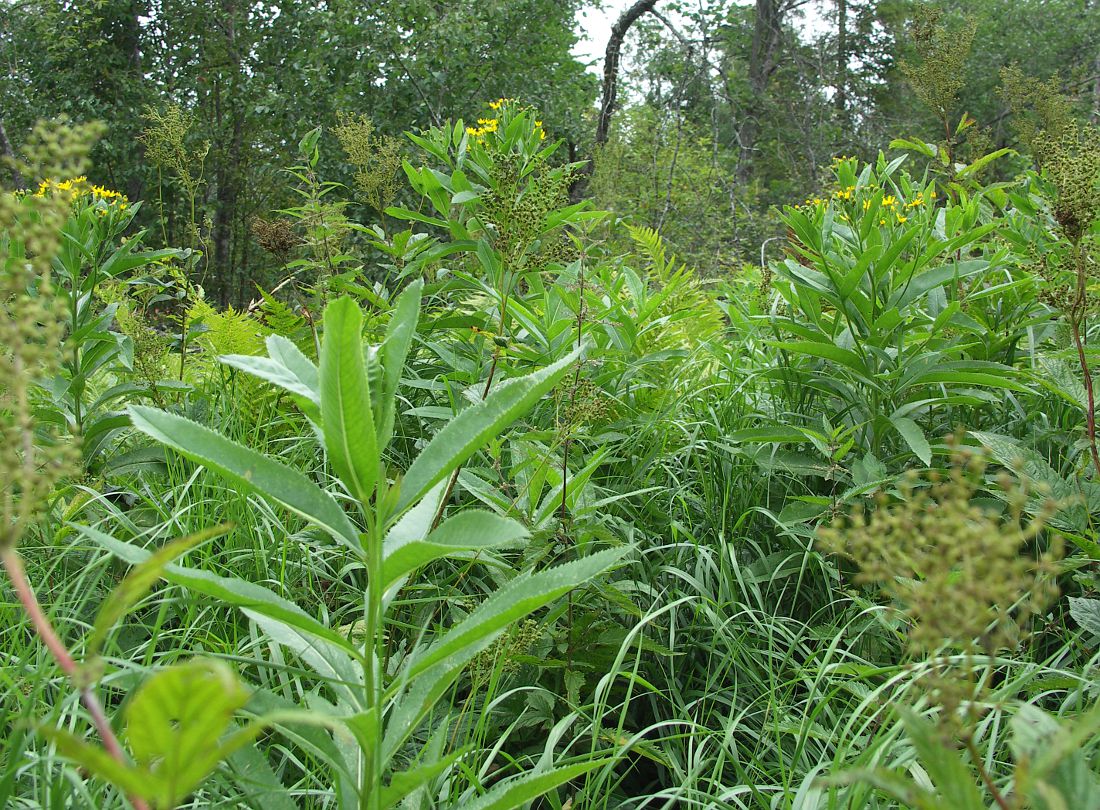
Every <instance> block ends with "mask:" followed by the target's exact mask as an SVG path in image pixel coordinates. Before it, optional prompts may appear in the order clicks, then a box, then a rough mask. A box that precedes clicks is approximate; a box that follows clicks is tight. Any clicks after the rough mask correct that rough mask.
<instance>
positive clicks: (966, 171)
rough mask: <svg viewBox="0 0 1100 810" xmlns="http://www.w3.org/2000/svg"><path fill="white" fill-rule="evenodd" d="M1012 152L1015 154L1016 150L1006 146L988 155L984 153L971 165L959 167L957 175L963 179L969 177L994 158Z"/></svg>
mask: <svg viewBox="0 0 1100 810" xmlns="http://www.w3.org/2000/svg"><path fill="white" fill-rule="evenodd" d="M1011 154H1015V150H1014V149H1010V148H1008V147H1005V148H1003V149H998V150H996V151H994V152H990V153H989V154H988V155H982V156H981V157H980V158H978V159H977V160H975V161H974V162H973V163H971V164H970V165H969V166H964V167H963V168H961V169H959V171H958V172H957V173H956V174H955V176H956V177H957V178H959V179H960V180H961V179H962V178H964V177H967V176H969V175H971V174H977V173H978V172H980V171H981V170H982V169H984V168H985V167H986V166H988V165H989V164H990V163H992V162H993V161H994V160H997V158H1001V157H1004V156H1005V155H1011Z"/></svg>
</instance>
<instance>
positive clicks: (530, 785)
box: [462, 759, 613, 810]
mask: <svg viewBox="0 0 1100 810" xmlns="http://www.w3.org/2000/svg"><path fill="white" fill-rule="evenodd" d="M612 761H613V760H610V759H595V760H591V761H589V762H579V763H577V764H576V765H563V766H562V767H560V768H551V769H550V770H545V771H531V772H529V773H525V774H523V775H522V776H517V777H515V778H513V779H507V780H505V781H503V782H501V783H500V784H499V785H495V786H494V787H493V788H491V789H490V790H489V792H488V793H486V794H484V795H483V796H478V797H477V798H476V799H474V800H473V801H470V802H464V803H463V805H462V806H463V808H464V810H513V808H516V807H523V806H525V805H526V804H527V803H528V802H530V801H531V800H532V799H537V798H538V797H539V796H542V795H543V794H544V793H548V792H549V791H551V790H553V789H554V788H556V787H557V786H558V785H563V784H565V783H566V782H568V781H570V780H572V779H576V778H577V777H579V776H583V775H584V774H586V773H588V772H589V771H594V770H595V769H596V768H602V767H603V766H604V765H607V764H609V763H611V762H612Z"/></svg>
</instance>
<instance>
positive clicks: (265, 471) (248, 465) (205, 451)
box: [128, 405, 361, 554]
mask: <svg viewBox="0 0 1100 810" xmlns="http://www.w3.org/2000/svg"><path fill="white" fill-rule="evenodd" d="M128 410H129V411H130V418H131V419H132V420H133V423H134V427H136V428H137V429H138V430H140V431H141V432H142V433H145V434H146V435H148V436H151V437H153V438H154V439H156V440H157V441H159V442H161V443H163V444H166V445H168V446H169V447H171V448H173V449H174V450H175V451H176V452H178V453H180V454H181V455H183V456H186V457H187V458H189V459H191V460H192V461H196V462H198V463H199V464H203V465H205V466H206V467H208V468H210V469H211V470H214V471H215V472H217V473H219V474H220V475H222V476H224V477H225V478H227V479H229V480H230V481H232V482H233V483H235V484H237V485H238V486H239V487H241V488H242V489H245V490H247V491H249V492H255V493H257V494H259V495H262V496H264V497H265V498H268V499H270V500H272V501H275V502H276V503H278V504H281V505H282V506H284V507H286V508H287V509H289V510H290V511H291V512H293V513H294V514H296V515H299V516H300V517H302V518H305V519H306V520H308V521H310V522H311V523H314V524H316V525H317V526H320V527H321V528H322V529H324V530H325V531H326V532H328V533H329V534H330V535H331V536H332V537H333V538H334V539H335V540H336V541H337V542H339V543H342V544H343V545H345V546H347V547H348V548H349V549H351V550H353V551H354V552H355V553H356V554H360V553H361V549H360V546H359V536H358V533H357V532H356V530H355V527H354V526H353V525H352V523H351V521H350V520H348V517H347V515H345V514H344V511H343V509H341V508H340V505H339V504H338V503H337V502H336V500H335V499H334V498H333V497H332V496H331V495H329V494H328V493H327V492H325V491H324V490H322V489H321V488H320V487H318V486H317V485H316V484H314V483H313V482H312V481H310V480H309V479H308V478H306V477H305V476H304V475H302V473H300V472H298V471H297V470H292V469H290V468H289V467H286V466H284V465H282V464H280V463H279V462H277V461H273V460H272V459H270V458H268V457H267V456H264V455H262V454H260V453H257V452H256V451H255V450H250V449H249V448H247V447H244V446H242V445H240V444H237V443H236V442H234V441H230V440H229V439H227V438H225V437H224V436H222V435H220V434H218V433H215V432H214V431H212V430H210V429H209V428H206V427H203V426H202V425H199V424H196V423H195V422H192V421H191V420H190V419H185V418H184V417H182V416H176V415H175V414H171V413H167V412H165V411H160V410H157V409H156V408H148V407H145V406H142V405H131V406H130V407H129V409H128Z"/></svg>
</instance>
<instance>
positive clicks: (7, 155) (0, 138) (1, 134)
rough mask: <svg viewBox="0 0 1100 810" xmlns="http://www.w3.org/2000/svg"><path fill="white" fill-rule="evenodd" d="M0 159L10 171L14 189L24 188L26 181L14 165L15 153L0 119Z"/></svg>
mask: <svg viewBox="0 0 1100 810" xmlns="http://www.w3.org/2000/svg"><path fill="white" fill-rule="evenodd" d="M0 157H2V158H4V162H5V163H7V164H8V169H9V170H10V171H11V181H12V184H13V185H14V186H15V188H16V189H23V188H26V187H27V181H26V180H24V179H23V175H22V174H21V173H20V172H19V169H18V167H16V165H15V152H14V150H12V148H11V141H9V140H8V132H7V130H6V129H4V119H3V118H0Z"/></svg>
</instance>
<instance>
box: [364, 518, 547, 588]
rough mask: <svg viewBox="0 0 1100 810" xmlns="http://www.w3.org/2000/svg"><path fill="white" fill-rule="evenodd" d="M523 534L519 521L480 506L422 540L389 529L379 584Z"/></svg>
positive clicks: (512, 540) (512, 539)
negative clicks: (445, 559)
mask: <svg viewBox="0 0 1100 810" xmlns="http://www.w3.org/2000/svg"><path fill="white" fill-rule="evenodd" d="M526 537H527V530H526V529H525V528H524V527H523V526H522V525H521V524H519V523H517V522H516V521H514V520H511V519H510V518H505V517H501V516H499V515H494V514H493V513H492V512H486V511H484V510H481V509H468V510H466V511H464V512H460V513H459V514H457V515H455V516H454V517H452V518H449V519H448V520H446V521H445V522H444V523H443V524H441V525H440V526H439V528H438V529H436V530H435V531H434V532H431V533H430V534H429V535H428V536H427V537H424V538H423V539H420V538H407V537H402V536H401V535H395V534H394V533H392V532H391V534H390V536H389V537H387V538H386V543H385V544H384V545H383V547H382V556H383V564H382V586H383V587H384V588H388V587H389V586H390V585H392V584H393V583H394V582H395V581H396V580H398V579H400V578H401V577H403V576H405V575H406V574H409V573H412V572H413V571H415V570H416V569H417V568H422V567H424V566H425V565H427V564H428V563H430V562H432V561H433V560H439V559H442V558H443V557H451V556H454V555H457V554H461V553H463V552H468V551H476V550H480V549H487V548H493V547H495V546H502V545H507V544H510V543H516V542H518V541H520V540H523V539H524V538H526Z"/></svg>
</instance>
